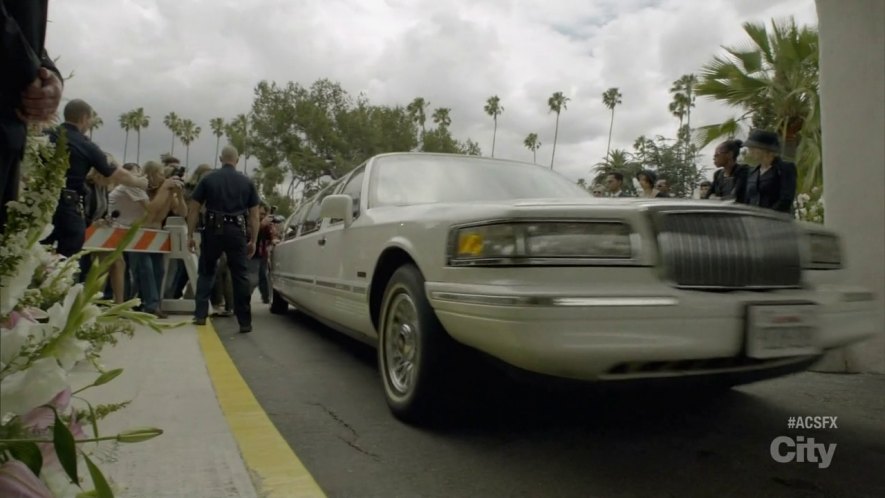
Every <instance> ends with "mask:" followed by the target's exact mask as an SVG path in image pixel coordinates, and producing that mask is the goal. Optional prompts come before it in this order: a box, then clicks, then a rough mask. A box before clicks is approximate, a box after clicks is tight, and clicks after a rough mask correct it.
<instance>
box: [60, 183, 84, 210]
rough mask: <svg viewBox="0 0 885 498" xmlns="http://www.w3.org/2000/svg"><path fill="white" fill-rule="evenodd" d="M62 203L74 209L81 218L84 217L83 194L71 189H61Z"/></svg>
mask: <svg viewBox="0 0 885 498" xmlns="http://www.w3.org/2000/svg"><path fill="white" fill-rule="evenodd" d="M60 201H61V202H62V203H66V204H68V205H69V206H71V207H74V208H76V210H77V214H79V215H80V216H81V217H85V216H86V199H85V197H84V196H83V194H81V193H79V192H77V191H76V190H71V189H68V188H66V189H63V190H62V191H61V199H60Z"/></svg>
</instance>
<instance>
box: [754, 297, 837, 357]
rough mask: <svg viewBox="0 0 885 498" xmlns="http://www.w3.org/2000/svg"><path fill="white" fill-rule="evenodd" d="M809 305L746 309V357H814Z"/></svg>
mask: <svg viewBox="0 0 885 498" xmlns="http://www.w3.org/2000/svg"><path fill="white" fill-rule="evenodd" d="M816 312H817V308H816V307H815V305H813V304H762V305H751V306H748V308H747V342H746V350H747V356H749V357H750V358H760V359H763V358H781V357H786V356H803V355H811V354H818V353H820V352H821V348H820V346H819V344H818V339H817V326H816V323H817V313H816Z"/></svg>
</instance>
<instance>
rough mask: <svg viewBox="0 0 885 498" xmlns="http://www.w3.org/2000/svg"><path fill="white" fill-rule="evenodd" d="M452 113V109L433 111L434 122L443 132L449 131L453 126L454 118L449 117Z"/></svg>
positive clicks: (443, 108)
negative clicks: (451, 125) (450, 126)
mask: <svg viewBox="0 0 885 498" xmlns="http://www.w3.org/2000/svg"><path fill="white" fill-rule="evenodd" d="M450 112H452V109H451V108H450V107H438V108H436V109H435V110H434V111H433V116H432V119H433V122H434V123H435V124H436V125H437V126H438V127H439V128H442V129H443V130H445V129H448V127H449V125H450V124H452V118H451V116H449V113H450Z"/></svg>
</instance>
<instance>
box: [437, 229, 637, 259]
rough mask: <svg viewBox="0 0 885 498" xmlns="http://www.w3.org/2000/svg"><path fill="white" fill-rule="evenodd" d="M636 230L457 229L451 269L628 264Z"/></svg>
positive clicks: (453, 244) (453, 235)
mask: <svg viewBox="0 0 885 498" xmlns="http://www.w3.org/2000/svg"><path fill="white" fill-rule="evenodd" d="M631 234H632V230H631V229H630V226H629V225H627V224H626V223H621V222H533V223H528V222H521V223H495V224H487V225H479V226H471V227H464V228H457V229H455V230H454V231H453V233H452V236H451V240H450V247H449V263H450V264H452V265H485V264H492V265H500V264H503V265H521V264H529V265H531V264H576V265H579V264H600V263H601V262H603V261H607V262H614V263H615V264H617V263H618V262H620V264H629V261H631V260H632V259H633V256H634V247H633V244H632V241H631Z"/></svg>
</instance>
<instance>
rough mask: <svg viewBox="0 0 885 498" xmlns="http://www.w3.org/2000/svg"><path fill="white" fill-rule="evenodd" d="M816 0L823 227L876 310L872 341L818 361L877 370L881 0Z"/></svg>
mask: <svg viewBox="0 0 885 498" xmlns="http://www.w3.org/2000/svg"><path fill="white" fill-rule="evenodd" d="M816 2H817V13H818V19H819V23H820V24H819V29H820V73H821V74H820V92H821V119H822V126H823V165H824V171H823V176H824V205H825V217H826V225H827V226H829V227H832V228H833V229H835V230H837V231H838V232H839V233H840V234H841V235H842V237H843V250H844V257H845V258H846V260H847V268H846V271H847V273H848V275H850V277H851V279H852V280H853V281H855V282H858V283H860V284H862V285H865V286H866V287H867V288H869V289H870V290H872V291H873V292H875V293H876V299H877V303H878V307H879V311H880V314H879V317H878V318H877V325H876V326H877V329H878V330H879V331H880V334H879V335H878V336H877V337H876V338H874V339H872V340H870V341H868V342H865V343H863V344H859V345H857V346H854V347H851V348H848V349H846V350H844V351H842V352H841V353H839V354H836V355H833V356H831V357H830V358H829V359H827V361H824V362H823V364H822V366H825V367H829V368H830V369H842V370H843V371H844V370H848V371H855V372H857V371H863V372H878V373H885V49H883V47H885V1H883V0H848V1H846V0H816Z"/></svg>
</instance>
